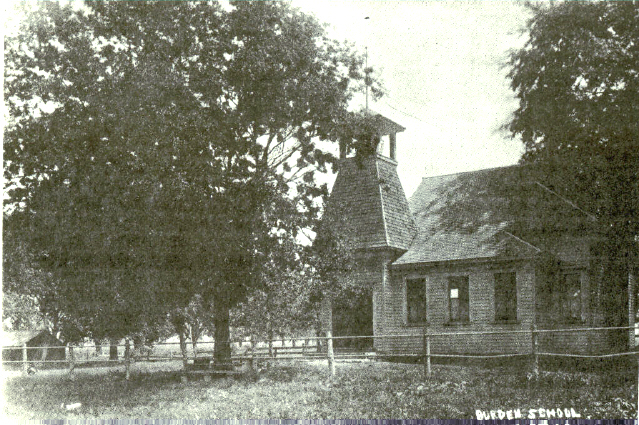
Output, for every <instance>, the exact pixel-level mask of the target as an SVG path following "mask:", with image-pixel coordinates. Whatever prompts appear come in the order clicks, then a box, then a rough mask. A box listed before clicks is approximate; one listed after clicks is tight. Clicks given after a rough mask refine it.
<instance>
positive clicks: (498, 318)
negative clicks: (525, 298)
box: [493, 270, 519, 323]
mask: <svg viewBox="0 0 639 425" xmlns="http://www.w3.org/2000/svg"><path fill="white" fill-rule="evenodd" d="M498 275H511V276H512V277H513V282H512V283H514V285H513V287H512V293H513V295H514V303H513V301H507V302H508V304H510V303H513V304H512V305H509V306H508V308H507V309H506V310H507V311H508V310H510V313H511V314H512V315H511V316H509V317H503V316H502V315H500V314H498V313H501V312H499V311H498V301H499V299H498V294H499V293H500V292H498V287H503V285H498V278H497V276H498ZM502 282H503V281H502ZM508 292H511V291H508ZM506 300H508V298H506ZM518 304H519V297H518V296H517V271H516V270H499V271H495V272H493V313H494V319H493V320H494V321H495V322H496V323H518V322H519V311H518Z"/></svg>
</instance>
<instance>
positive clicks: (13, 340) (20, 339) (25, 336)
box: [1, 329, 53, 347]
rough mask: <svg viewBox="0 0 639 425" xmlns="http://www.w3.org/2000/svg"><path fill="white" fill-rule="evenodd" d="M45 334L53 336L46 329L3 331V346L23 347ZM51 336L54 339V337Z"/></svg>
mask: <svg viewBox="0 0 639 425" xmlns="http://www.w3.org/2000/svg"><path fill="white" fill-rule="evenodd" d="M43 333H47V334H51V333H50V332H49V331H48V330H46V329H36V330H31V331H3V332H2V340H1V342H2V346H3V347H21V346H23V345H24V344H26V343H28V342H29V341H31V340H32V339H34V338H35V337H37V336H40V335H41V334H43ZM51 336H52V337H53V335H51Z"/></svg>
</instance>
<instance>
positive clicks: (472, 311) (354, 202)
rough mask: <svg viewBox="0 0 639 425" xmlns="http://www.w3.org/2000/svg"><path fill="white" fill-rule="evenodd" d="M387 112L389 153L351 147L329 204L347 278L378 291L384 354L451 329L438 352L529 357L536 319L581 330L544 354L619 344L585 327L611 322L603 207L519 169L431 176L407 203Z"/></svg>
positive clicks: (554, 341)
mask: <svg viewBox="0 0 639 425" xmlns="http://www.w3.org/2000/svg"><path fill="white" fill-rule="evenodd" d="M376 119H377V122H378V124H379V127H378V128H379V136H380V139H382V140H383V139H386V140H387V142H386V143H384V144H383V145H384V148H387V150H388V151H387V152H383V151H382V150H381V149H380V150H378V152H377V153H376V154H375V155H372V156H370V157H366V158H355V157H347V156H346V155H345V154H344V153H342V154H341V157H342V158H341V160H340V165H339V171H338V174H337V177H336V180H335V183H334V186H333V189H332V192H331V195H330V198H329V202H328V206H327V210H326V214H327V216H333V217H339V221H338V224H336V226H341V227H340V228H339V229H337V230H338V233H341V234H342V236H343V237H344V238H345V239H346V240H347V241H348V246H349V247H350V249H352V252H353V254H354V257H355V262H356V267H355V270H354V271H353V272H352V273H351V274H350V275H349V276H348V277H347V278H349V279H355V280H356V281H357V282H358V283H359V284H362V285H368V286H369V287H370V288H372V300H371V305H372V308H370V317H369V318H368V319H367V320H370V322H371V323H370V324H369V325H367V326H360V329H371V330H372V335H373V337H374V338H373V341H374V344H373V345H374V349H375V350H377V351H378V352H385V353H403V352H406V353H411V352H420V351H421V350H422V344H423V342H422V335H423V333H424V332H425V331H428V332H430V333H435V334H446V335H443V336H434V337H432V338H431V350H432V352H433V353H474V354H486V353H529V352H530V351H531V344H532V342H531V335H530V333H529V332H528V331H530V329H531V327H532V326H533V325H534V326H535V327H536V328H537V329H574V330H575V331H574V332H562V333H541V334H540V336H539V349H540V350H542V351H543V350H546V351H555V352H557V350H559V352H569V353H593V354H594V353H603V352H609V351H610V349H611V347H612V346H613V345H615V341H616V343H617V345H618V341H619V338H620V335H619V333H618V332H617V333H616V334H615V335H613V333H611V332H604V331H601V332H599V331H597V332H579V331H578V330H579V329H580V328H586V327H597V326H603V325H604V323H605V311H604V305H603V303H602V300H601V294H602V293H603V285H605V284H606V277H605V276H604V271H603V267H602V261H601V252H598V251H597V249H598V248H597V247H599V246H600V242H601V241H602V237H603V236H602V234H601V233H600V230H599V228H598V223H597V221H596V219H595V218H594V217H593V216H592V215H591V214H589V213H588V212H586V211H584V210H582V209H580V208H579V206H577V205H575V204H574V203H572V202H571V201H570V200H569V199H566V198H564V197H562V196H560V195H559V194H557V193H556V192H554V191H553V190H552V188H550V187H547V186H545V185H544V184H542V182H540V181H539V179H538V178H537V177H538V175H536V174H535V173H534V170H533V169H532V168H531V167H528V166H519V165H515V166H509V167H501V168H493V169H487V170H480V171H473V172H465V173H457V174H450V175H444V176H435V177H426V178H424V179H423V180H422V182H421V184H420V185H419V187H418V188H417V190H416V192H415V193H414V194H413V195H412V197H411V198H410V199H407V198H406V195H405V193H404V190H403V188H402V184H401V182H400V180H399V176H398V174H397V165H398V159H397V156H396V143H397V134H398V133H401V132H402V131H403V130H404V128H403V127H402V126H401V125H399V124H397V123H395V122H393V121H391V120H389V119H387V118H385V117H383V116H381V115H377V117H376ZM536 176H537V177H536ZM340 223H341V224H340ZM628 289H629V292H628V293H626V294H620V296H619V297H618V306H617V308H620V309H625V311H626V312H627V314H626V315H625V317H628V321H627V322H625V323H621V324H620V325H621V326H628V323H631V324H634V314H633V311H632V307H631V306H630V305H629V300H632V299H633V295H632V293H631V291H632V288H630V285H628ZM606 308H610V306H609V305H607V306H606ZM339 316H340V317H342V318H343V317H344V314H340V315H339ZM359 320H361V315H360V319H359ZM475 331H484V332H485V331H488V332H491V333H489V334H476V333H473V332H475ZM502 331H527V332H519V333H511V334H508V333H500V332H502ZM453 334H460V335H453ZM390 335H414V338H410V337H397V338H388V336H390ZM380 336H384V337H383V338H377V337H380ZM631 338H632V340H634V337H633V336H632V335H631V334H630V333H629V332H628V331H622V334H621V339H622V340H625V341H629V340H630V339H631Z"/></svg>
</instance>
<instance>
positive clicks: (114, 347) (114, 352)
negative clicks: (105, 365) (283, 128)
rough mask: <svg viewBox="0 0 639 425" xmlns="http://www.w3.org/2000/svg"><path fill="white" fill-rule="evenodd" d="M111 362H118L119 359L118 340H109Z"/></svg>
mask: <svg viewBox="0 0 639 425" xmlns="http://www.w3.org/2000/svg"><path fill="white" fill-rule="evenodd" d="M109 343H110V346H109V360H117V359H118V340H117V339H111V340H109Z"/></svg>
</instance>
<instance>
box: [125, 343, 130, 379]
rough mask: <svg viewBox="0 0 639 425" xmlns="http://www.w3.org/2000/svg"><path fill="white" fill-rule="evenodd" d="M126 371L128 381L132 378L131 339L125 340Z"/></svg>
mask: <svg viewBox="0 0 639 425" xmlns="http://www.w3.org/2000/svg"><path fill="white" fill-rule="evenodd" d="M124 370H125V377H124V378H125V379H126V380H127V381H128V380H129V378H130V377H131V343H130V342H129V338H125V339H124Z"/></svg>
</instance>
